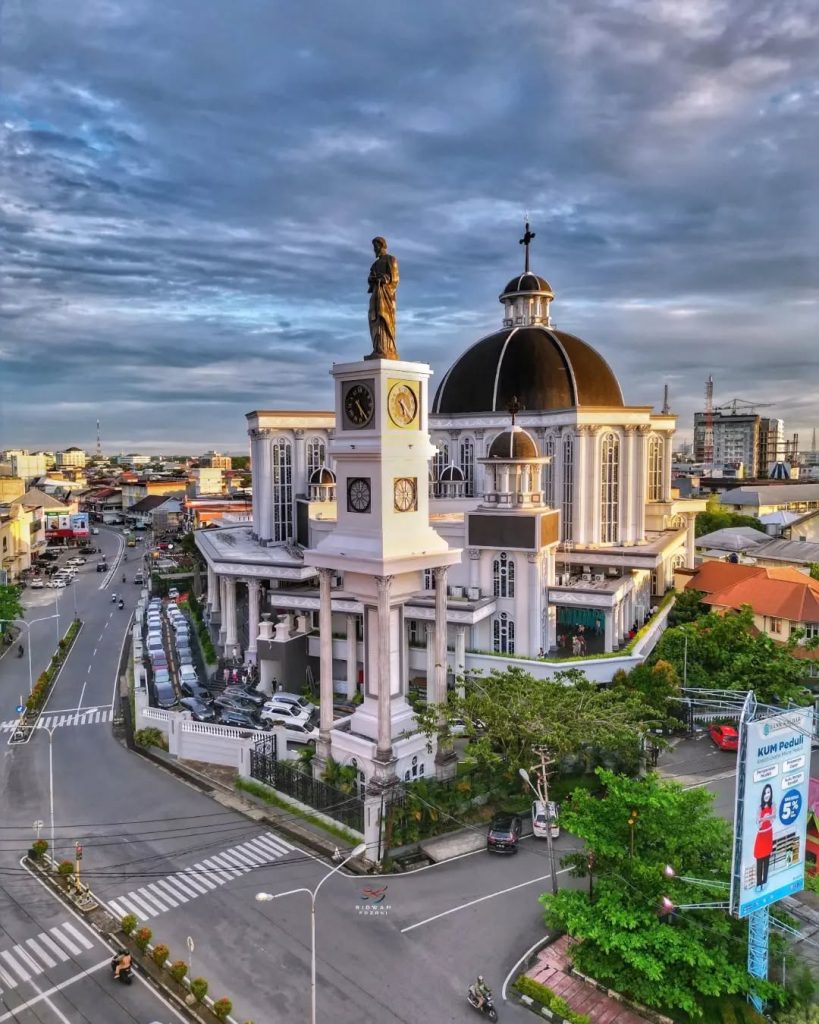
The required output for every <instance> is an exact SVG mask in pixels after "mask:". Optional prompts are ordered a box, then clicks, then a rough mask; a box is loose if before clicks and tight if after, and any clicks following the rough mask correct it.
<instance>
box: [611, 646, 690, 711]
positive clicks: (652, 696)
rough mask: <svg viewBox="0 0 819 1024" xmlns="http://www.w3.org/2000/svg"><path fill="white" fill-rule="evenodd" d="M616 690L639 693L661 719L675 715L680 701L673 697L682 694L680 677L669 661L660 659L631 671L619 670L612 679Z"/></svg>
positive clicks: (622, 692) (627, 693)
mask: <svg viewBox="0 0 819 1024" xmlns="http://www.w3.org/2000/svg"><path fill="white" fill-rule="evenodd" d="M612 683H613V686H614V688H615V690H616V691H619V693H621V694H623V696H627V695H629V694H630V695H635V694H637V695H639V696H640V697H641V698H642V699H643V701H644V702H645V703H646V704H647V705H648V707H650V708H651V709H652V710H653V711H654V712H655V713H656V716H657V718H659V719H667V718H669V717H673V713H674V711H675V710H677V709H678V708H679V703H678V702H677V701H674V699H673V698H675V697H679V695H680V677H679V676H678V675H677V670H676V669H675V668H674V666H673V665H672V664H671V663H670V662H668V661H663V660H662V659H659V660H657V661H655V662H653V663H652V664H647V663H646V662H643V664H642V665H637V666H635V667H634V668H633V669H632V670H631V672H628V673H626V672H623V671H620V672H618V673H617V674H616V675H615V677H614V679H613V680H612Z"/></svg>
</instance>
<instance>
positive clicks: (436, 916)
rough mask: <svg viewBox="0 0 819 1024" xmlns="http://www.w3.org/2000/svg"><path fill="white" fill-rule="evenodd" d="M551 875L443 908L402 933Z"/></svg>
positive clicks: (565, 870) (563, 872)
mask: <svg viewBox="0 0 819 1024" xmlns="http://www.w3.org/2000/svg"><path fill="white" fill-rule="evenodd" d="M571 870H572V869H571V868H563V870H562V871H558V875H565V874H567V873H568V872H569V871H571ZM551 877H552V876H551V875H548V874H547V875H540V877H538V878H531V879H530V880H529V881H528V882H520V883H519V884H518V885H510V886H509V888H508V889H499V890H498V891H497V892H490V893H488V894H487V895H486V896H479V897H478V898H477V899H475V900H470V901H469V902H468V903H461V904H460V906H457V907H450V909H449V910H442V911H441V913H440V914H433V916H432V917H427V918H424V920H423V921H417V922H416V923H415V924H408V925H407V927H406V928H402V929H401V934H402V935H403V933H404V932H411V931H412V930H413V929H414V928H420V927H421V925H424V924H430V923H431V922H432V921H437V920H438V919H439V918H441V917H448V916H449V914H456V913H457V912H458V911H459V910H466V908H467V907H474V906H475V905H476V904H478V903H484V902H485V901H486V900H493V899H494V898H495V897H496V896H505V895H506V893H508V892H514V891H515V890H516V889H525V888H526V886H527V885H534V884H535V882H542V881H544V880H545V879H547V878H551Z"/></svg>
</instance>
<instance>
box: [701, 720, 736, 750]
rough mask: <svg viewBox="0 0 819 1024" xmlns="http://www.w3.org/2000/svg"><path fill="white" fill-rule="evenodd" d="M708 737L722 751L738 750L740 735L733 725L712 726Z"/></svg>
mask: <svg viewBox="0 0 819 1024" xmlns="http://www.w3.org/2000/svg"><path fill="white" fill-rule="evenodd" d="M708 735H709V736H710V737H711V739H712V740H713V741H714V743H716V745H717V746H718V747H719V749H720V750H736V749H737V748H738V747H739V733H738V732H737V731H736V729H735V728H734V727H733V725H716V724H715V725H711V726H709V728H708Z"/></svg>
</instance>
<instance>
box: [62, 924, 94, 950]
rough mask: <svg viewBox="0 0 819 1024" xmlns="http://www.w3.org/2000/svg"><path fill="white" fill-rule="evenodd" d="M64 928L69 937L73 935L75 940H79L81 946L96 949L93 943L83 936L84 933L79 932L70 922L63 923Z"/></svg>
mask: <svg viewBox="0 0 819 1024" xmlns="http://www.w3.org/2000/svg"><path fill="white" fill-rule="evenodd" d="M62 927H63V928H65V930H66V931H67V932H68V933H69V935H73V936H74V938H75V939H76V940H77V942H79V944H80V945H81V946H85V948H86V949H93V948H94V945H93V943H91V942H89V941H88V939H87V938H86V937H85V936H84V935H83V933H82V932H80V931H77V929H76V928H75V927H74V925H73V924H71V922H70V921H65V922H63V926H62Z"/></svg>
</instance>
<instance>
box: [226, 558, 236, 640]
mask: <svg viewBox="0 0 819 1024" xmlns="http://www.w3.org/2000/svg"><path fill="white" fill-rule="evenodd" d="M237 644H238V641H237V634H236V580H235V579H234V577H232V576H226V577H225V650H226V651H227V653H228V654H231V655H233V654H235V653H236V647H237Z"/></svg>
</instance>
